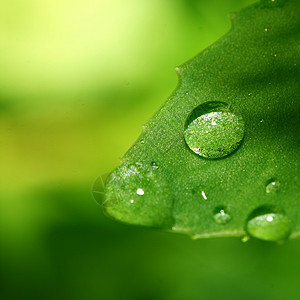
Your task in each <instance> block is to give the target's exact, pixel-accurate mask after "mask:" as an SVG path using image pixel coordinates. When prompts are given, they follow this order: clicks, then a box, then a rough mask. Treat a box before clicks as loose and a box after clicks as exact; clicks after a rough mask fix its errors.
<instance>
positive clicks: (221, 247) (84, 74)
mask: <svg viewBox="0 0 300 300" xmlns="http://www.w3.org/2000/svg"><path fill="white" fill-rule="evenodd" d="M250 3H253V1H251V0H210V1H204V0H143V1H139V0H126V1H124V0H123V1H122V0H114V1H111V0H110V1H108V0H72V1H70V0H52V1H47V0H44V1H37V0H10V1H1V3H0V153H1V155H0V298H1V299H104V300H105V299H142V300H143V299H145V300H147V299H158V300H159V299H231V300H234V299H272V300H282V299H286V300H287V299H293V300H294V299H300V296H299V295H300V286H299V279H300V259H299V253H300V252H299V250H300V241H297V240H296V241H291V242H288V243H286V244H284V245H280V246H278V245H276V244H273V243H264V242H260V241H256V240H250V241H249V242H247V243H242V242H241V241H240V240H239V239H213V240H197V241H192V240H191V239H190V238H188V237H186V236H183V235H176V234H170V233H166V232H161V231H157V230H152V229H145V228H139V227H134V226H129V225H124V224H120V223H117V222H115V221H113V220H111V219H109V218H107V217H105V216H104V215H103V212H102V210H101V207H100V206H99V205H98V204H97V203H96V202H95V201H94V200H93V197H92V195H91V186H92V184H93V182H94V181H95V179H96V178H97V177H98V176H99V175H101V174H104V173H107V172H110V171H111V170H112V169H113V168H114V167H116V166H117V165H118V162H119V159H120V157H121V156H122V155H123V154H124V153H125V151H126V150H127V149H128V148H129V146H130V145H131V144H132V143H133V142H134V140H135V139H136V138H137V136H138V135H139V133H140V131H141V127H142V124H143V123H144V122H145V121H146V120H147V119H148V118H149V117H150V116H151V115H152V114H153V113H154V112H155V111H156V110H157V109H158V108H159V106H161V105H162V103H163V102H164V99H166V98H167V97H168V95H169V94H170V93H171V92H172V90H173V89H174V88H175V86H176V84H177V76H176V74H175V72H174V71H173V69H174V67H175V66H176V65H179V64H181V63H183V62H185V61H186V60H188V59H190V58H191V57H193V56H194V55H196V54H197V53H198V52H200V51H201V50H203V49H204V48H205V47H207V46H209V45H210V44H212V43H213V42H214V41H215V40H217V39H218V38H219V37H221V36H222V35H223V34H225V33H226V32H227V31H228V30H229V28H230V21H229V18H228V14H229V13H230V12H233V11H238V10H239V9H241V8H242V7H244V6H246V5H248V4H250Z"/></svg>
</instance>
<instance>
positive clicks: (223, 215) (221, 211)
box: [214, 208, 231, 225]
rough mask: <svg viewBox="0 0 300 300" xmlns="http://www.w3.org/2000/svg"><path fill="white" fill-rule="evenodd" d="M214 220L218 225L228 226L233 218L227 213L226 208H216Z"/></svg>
mask: <svg viewBox="0 0 300 300" xmlns="http://www.w3.org/2000/svg"><path fill="white" fill-rule="evenodd" d="M214 220H215V222H216V223H218V224H222V225H224V224H227V223H228V222H229V221H230V220H231V216H230V215H229V214H228V213H227V212H226V210H225V208H216V209H215V213H214Z"/></svg>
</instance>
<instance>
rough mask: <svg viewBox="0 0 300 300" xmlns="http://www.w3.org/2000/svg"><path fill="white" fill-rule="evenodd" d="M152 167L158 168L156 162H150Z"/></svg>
mask: <svg viewBox="0 0 300 300" xmlns="http://www.w3.org/2000/svg"><path fill="white" fill-rule="evenodd" d="M151 165H152V168H153V169H158V168H159V166H158V164H157V163H156V162H155V161H154V162H152V164H151Z"/></svg>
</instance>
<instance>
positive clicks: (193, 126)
mask: <svg viewBox="0 0 300 300" xmlns="http://www.w3.org/2000/svg"><path fill="white" fill-rule="evenodd" d="M243 137H244V121H243V119H242V118H241V117H240V116H239V115H238V114H237V113H236V112H234V111H232V109H230V107H229V105H228V104H227V103H224V102H215V101H211V102H206V103H204V104H201V105H200V106H198V107H197V108H195V109H194V110H193V111H192V113H191V114H190V115H189V117H188V118H187V121H186V124H185V130H184V138H185V141H186V143H187V145H188V146H189V148H190V149H191V150H192V151H193V152H195V153H197V154H199V155H200V156H203V157H205V158H220V157H224V156H227V155H229V154H230V153H232V152H233V151H234V150H235V149H236V148H237V147H238V146H239V145H240V144H241V142H242V140H243Z"/></svg>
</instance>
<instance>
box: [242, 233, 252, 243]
mask: <svg viewBox="0 0 300 300" xmlns="http://www.w3.org/2000/svg"><path fill="white" fill-rule="evenodd" d="M249 240H250V236H249V235H245V236H243V237H242V239H241V241H242V242H243V243H246V242H248V241H249Z"/></svg>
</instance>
